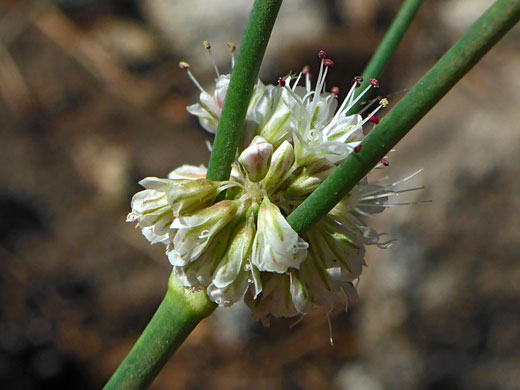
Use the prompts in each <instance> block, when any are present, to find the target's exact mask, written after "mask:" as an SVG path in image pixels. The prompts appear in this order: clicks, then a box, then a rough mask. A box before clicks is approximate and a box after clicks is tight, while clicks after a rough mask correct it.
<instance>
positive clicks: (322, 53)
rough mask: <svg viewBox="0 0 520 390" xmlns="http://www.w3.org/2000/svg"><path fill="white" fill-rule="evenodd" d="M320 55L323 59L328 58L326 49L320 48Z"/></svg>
mask: <svg viewBox="0 0 520 390" xmlns="http://www.w3.org/2000/svg"><path fill="white" fill-rule="evenodd" d="M318 57H320V58H321V59H322V60H323V59H325V58H327V53H325V51H324V50H320V51H319V52H318Z"/></svg>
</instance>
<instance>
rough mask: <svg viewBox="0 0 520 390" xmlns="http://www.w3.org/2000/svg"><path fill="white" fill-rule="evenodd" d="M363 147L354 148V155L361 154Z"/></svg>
mask: <svg viewBox="0 0 520 390" xmlns="http://www.w3.org/2000/svg"><path fill="white" fill-rule="evenodd" d="M362 147H363V145H362V144H359V145H358V146H356V147H355V148H354V153H359V152H361V148H362Z"/></svg>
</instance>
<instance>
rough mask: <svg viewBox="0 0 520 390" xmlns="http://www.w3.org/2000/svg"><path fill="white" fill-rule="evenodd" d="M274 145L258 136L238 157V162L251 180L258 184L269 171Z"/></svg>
mask: <svg viewBox="0 0 520 390" xmlns="http://www.w3.org/2000/svg"><path fill="white" fill-rule="evenodd" d="M272 154H273V145H271V144H270V143H268V142H267V141H266V140H265V139H263V138H262V137H259V136H256V137H255V138H254V139H253V141H252V142H251V145H249V146H248V147H247V148H246V149H244V151H243V152H242V153H241V154H240V157H238V161H239V162H240V164H242V167H243V168H244V169H245V171H246V172H247V176H248V177H249V180H251V181H252V182H253V183H257V182H259V181H260V180H262V179H263V178H264V176H265V174H266V173H267V170H268V169H269V163H270V162H271V156H272Z"/></svg>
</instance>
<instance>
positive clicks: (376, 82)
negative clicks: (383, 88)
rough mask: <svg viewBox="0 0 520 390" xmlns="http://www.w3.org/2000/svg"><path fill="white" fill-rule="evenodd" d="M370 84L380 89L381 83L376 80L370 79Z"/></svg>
mask: <svg viewBox="0 0 520 390" xmlns="http://www.w3.org/2000/svg"><path fill="white" fill-rule="evenodd" d="M369 83H370V85H371V86H372V87H374V88H379V81H377V80H376V79H370V80H369Z"/></svg>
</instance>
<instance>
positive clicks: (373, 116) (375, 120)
mask: <svg viewBox="0 0 520 390" xmlns="http://www.w3.org/2000/svg"><path fill="white" fill-rule="evenodd" d="M368 120H369V121H370V122H373V123H375V124H376V125H377V124H379V118H378V117H377V116H375V115H372V116H371V117H370V118H368Z"/></svg>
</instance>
